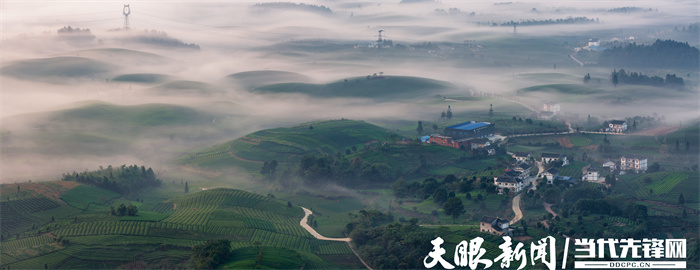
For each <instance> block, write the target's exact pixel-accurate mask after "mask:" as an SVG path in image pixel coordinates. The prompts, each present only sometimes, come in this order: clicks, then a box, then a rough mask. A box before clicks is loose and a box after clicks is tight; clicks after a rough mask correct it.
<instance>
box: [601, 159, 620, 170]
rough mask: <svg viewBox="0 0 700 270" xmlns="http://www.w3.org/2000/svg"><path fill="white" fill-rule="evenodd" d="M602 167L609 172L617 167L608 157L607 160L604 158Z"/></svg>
mask: <svg viewBox="0 0 700 270" xmlns="http://www.w3.org/2000/svg"><path fill="white" fill-rule="evenodd" d="M603 168H604V169H607V170H608V171H610V172H612V171H614V170H615V169H617V165H616V164H615V162H613V161H612V160H609V159H608V160H606V161H605V162H603Z"/></svg>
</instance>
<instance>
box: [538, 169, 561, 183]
mask: <svg viewBox="0 0 700 270" xmlns="http://www.w3.org/2000/svg"><path fill="white" fill-rule="evenodd" d="M558 176H559V170H557V169H555V168H549V170H547V171H545V172H543V173H542V178H543V179H544V178H545V177H546V178H547V184H552V183H554V180H555V179H556V178H557V177H558Z"/></svg>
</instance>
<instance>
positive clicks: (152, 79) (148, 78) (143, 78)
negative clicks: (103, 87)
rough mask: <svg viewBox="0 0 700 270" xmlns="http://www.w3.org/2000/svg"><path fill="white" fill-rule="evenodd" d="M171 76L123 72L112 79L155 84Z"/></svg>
mask: <svg viewBox="0 0 700 270" xmlns="http://www.w3.org/2000/svg"><path fill="white" fill-rule="evenodd" d="M168 78H169V76H168V75H164V74H156V73H134V74H123V75H119V76H117V77H114V78H113V79H112V81H117V82H133V83H144V84H154V83H162V82H164V81H166V80H167V79H168Z"/></svg>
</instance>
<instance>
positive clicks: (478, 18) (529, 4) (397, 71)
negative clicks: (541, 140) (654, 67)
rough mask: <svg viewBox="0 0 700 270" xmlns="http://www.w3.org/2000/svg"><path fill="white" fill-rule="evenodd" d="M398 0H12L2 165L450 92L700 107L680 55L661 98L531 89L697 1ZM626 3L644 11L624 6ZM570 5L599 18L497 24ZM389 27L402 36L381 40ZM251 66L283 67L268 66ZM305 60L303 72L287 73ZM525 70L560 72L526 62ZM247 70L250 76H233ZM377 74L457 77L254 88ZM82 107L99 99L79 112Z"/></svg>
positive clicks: (376, 115) (538, 101)
mask: <svg viewBox="0 0 700 270" xmlns="http://www.w3.org/2000/svg"><path fill="white" fill-rule="evenodd" d="M270 2H274V1H270ZM398 2H399V1H380V2H357V1H308V2H305V4H308V5H317V6H321V5H324V6H325V7H328V8H329V9H330V10H332V14H325V13H319V12H314V11H306V10H299V9H295V10H293V11H292V10H285V9H279V8H275V9H269V10H260V9H256V8H253V7H252V5H253V4H255V3H253V2H235V3H194V2H192V3H188V2H178V3H168V4H164V3H158V2H136V3H133V4H131V5H130V7H131V12H132V13H131V14H130V15H129V19H130V20H129V24H130V28H131V29H130V30H124V29H123V24H124V21H123V20H124V16H123V15H122V13H121V12H122V4H116V3H107V2H103V3H40V4H39V3H31V2H27V3H25V2H3V3H1V4H0V7H1V9H2V11H1V12H2V13H3V17H2V25H3V37H2V50H3V56H2V64H1V66H2V67H0V68H2V69H0V79H1V82H0V83H1V85H0V87H1V89H2V101H1V104H0V105H1V106H2V108H1V109H0V114H1V115H0V116H1V117H2V130H1V131H2V133H1V134H2V138H1V139H0V144H1V147H2V164H0V165H1V166H2V170H1V172H0V181H2V182H14V181H26V180H29V179H32V180H55V179H58V178H59V177H60V174H61V173H64V172H71V171H73V170H85V169H93V168H95V167H97V166H99V165H103V166H106V165H109V164H111V165H121V164H134V163H136V164H145V165H146V166H147V167H149V166H150V167H154V168H164V167H174V166H178V162H177V160H178V158H180V157H182V156H183V155H186V154H188V153H192V152H195V151H196V149H200V148H204V147H208V146H211V145H214V144H217V143H222V142H225V141H228V140H231V139H235V138H237V137H240V136H243V135H245V134H248V133H250V132H253V131H256V130H260V129H265V128H273V127H278V126H289V125H295V124H298V123H303V122H309V121H314V120H322V119H339V118H346V119H357V120H368V121H371V120H388V119H397V120H408V121H418V120H422V119H433V118H434V116H435V115H437V114H439V111H440V110H444V108H443V107H446V106H447V105H448V104H443V103H440V100H442V99H448V100H450V98H451V97H464V96H469V95H471V94H473V93H477V92H478V93H487V94H490V95H501V96H503V97H510V98H512V97H513V96H516V95H517V96H518V97H517V98H518V99H519V100H521V101H522V102H524V103H527V104H528V105H531V106H532V107H535V108H539V107H541V105H542V103H544V102H549V101H556V102H561V103H562V104H563V105H562V111H564V110H567V112H568V113H570V114H575V115H579V116H585V115H587V114H592V115H595V116H597V117H599V118H601V119H608V118H610V119H612V118H621V117H625V116H634V115H649V114H651V113H656V114H657V115H663V116H665V117H666V119H667V120H668V122H669V123H676V122H677V121H687V120H690V119H696V118H698V117H699V115H698V110H697V108H698V104H697V100H698V95H697V93H698V87H697V86H698V85H697V82H698V79H697V78H698V76H699V75H700V74H698V72H697V71H687V70H677V71H671V72H678V73H679V74H686V73H687V74H688V76H687V78H688V79H687V80H688V83H687V84H686V89H685V90H684V91H677V90H663V89H660V90H658V91H667V93H666V94H663V95H659V97H658V98H655V99H644V98H639V96H638V95H637V94H635V93H637V92H635V91H636V90H635V89H634V88H632V87H627V88H624V89H622V90H620V89H617V88H613V87H610V86H609V85H607V84H606V85H601V86H599V87H595V88H599V89H600V91H599V92H596V93H595V94H592V95H590V96H585V97H582V96H575V97H574V98H572V96H571V95H567V94H561V93H551V92H528V93H522V92H520V93H519V92H518V90H519V89H523V88H527V87H532V86H537V85H543V84H553V83H567V84H578V83H580V82H581V79H582V78H583V75H585V74H586V73H589V72H599V73H607V72H608V71H601V70H600V69H599V68H598V67H595V66H593V67H589V66H584V67H580V66H579V65H578V63H576V62H574V61H573V60H571V59H570V56H569V54H573V53H574V51H573V48H574V47H580V46H585V45H586V43H587V41H588V39H589V38H601V39H604V40H612V39H613V38H626V37H629V36H631V35H636V36H637V38H638V40H639V41H640V42H644V41H648V40H654V39H656V38H664V37H665V36H664V35H665V34H667V33H670V31H672V30H673V27H675V26H683V25H687V24H688V23H689V22H692V21H693V20H697V12H696V8H697V3H696V2H694V1H680V2H675V3H674V5H667V4H666V3H663V2H655V1H645V2H638V1H610V2H596V3H581V2H572V1H564V2H562V1H526V2H517V3H512V4H504V5H494V4H492V3H486V2H478V3H471V2H470V3H462V2H443V3H427V4H415V5H414V4H399V3H398ZM627 6H634V7H640V8H642V9H644V10H645V11H644V12H639V13H630V14H618V13H613V12H610V10H611V9H614V8H619V7H627ZM450 9H452V11H451V12H452V13H449V12H448V11H449V10H450ZM649 9H651V10H649ZM440 10H444V11H445V13H443V12H441V11H440ZM567 17H587V18H591V19H596V20H597V21H598V22H597V23H591V24H580V25H579V24H573V25H571V24H552V25H549V24H545V25H539V26H520V27H517V33H514V29H513V27H506V26H496V27H493V26H485V25H484V24H483V23H497V24H499V23H505V22H508V21H511V20H512V21H521V20H548V19H554V20H556V19H564V18H567ZM66 26H71V28H72V29H76V28H77V29H81V30H80V31H78V32H76V33H77V34H70V35H68V36H67V34H65V33H63V34H61V33H59V32H58V29H62V28H64V27H66ZM86 29H89V33H88V31H86ZM380 30H383V31H381V32H380ZM380 33H381V35H382V38H383V39H384V40H385V41H387V40H391V42H392V43H393V46H386V47H385V48H377V47H376V46H375V45H376V43H375V42H376V40H377V39H378V38H379V37H378V36H379V35H380ZM681 41H683V42H685V41H689V42H691V45H697V43H698V42H697V40H695V41H693V40H681ZM399 45H400V46H399ZM552 48H554V49H552ZM541 51H546V53H542V54H540V53H539V52H541ZM86 67H89V68H86ZM250 71H281V72H280V73H274V72H268V73H264V72H263V73H259V74H263V75H255V76H253V75H252V74H253V73H248V72H250ZM285 72H286V73H285ZM291 73H293V74H296V75H295V76H287V77H285V75H282V74H287V75H288V74H291ZM525 73H533V74H540V73H541V74H545V75H543V76H541V79H523V78H522V77H520V76H519V75H520V74H525ZM232 74H234V75H235V74H239V75H240V76H242V77H238V80H232V79H231V77H229V75H232ZM373 74H382V75H383V76H387V77H389V76H395V77H398V76H411V77H417V78H425V79H431V80H437V81H443V82H446V83H449V84H450V85H451V86H450V87H448V88H441V89H427V90H425V93H424V94H423V95H422V96H421V98H418V99H399V98H395V99H388V100H387V99H383V100H379V99H373V98H362V97H352V98H348V97H342V95H339V96H337V97H333V96H330V97H329V96H326V97H317V96H309V95H306V94H302V93H285V94H270V93H258V92H255V91H251V90H252V89H254V88H256V87H261V86H265V85H269V84H273V83H313V84H318V85H326V84H332V83H338V82H343V81H344V80H348V79H349V81H348V82H345V83H349V84H351V83H352V79H353V78H361V79H363V78H365V76H370V75H373ZM546 74H564V75H566V76H563V79H551V78H549V77H548V76H547V75H546ZM297 75H298V76H297ZM245 76H250V77H248V78H246V77H245ZM276 76H279V77H276ZM684 77H686V76H684ZM558 78H559V77H558ZM579 78H581V79H579ZM367 80H369V79H367ZM604 83H607V82H605V81H604ZM643 90H644V91H646V92H649V91H656V90H653V89H652V90H650V89H646V88H645V89H643ZM348 91H349V90H348ZM394 91H399V92H400V91H401V89H394ZM646 92H645V93H646ZM618 98H619V99H620V100H619V101H618ZM450 104H452V106H453V108H454V110H455V112H456V113H459V112H468V111H473V110H481V109H482V108H487V107H486V106H488V104H489V101H488V100H486V101H484V102H481V103H477V102H462V103H450ZM138 106H147V107H148V106H151V107H149V109H148V110H145V109H144V110H145V112H144V113H143V114H135V113H133V112H134V111H136V109H135V108H141V109H143V108H144V107H138ZM168 106H175V107H168ZM513 106H520V105H518V104H516V103H513ZM81 108H82V109H85V108H89V110H83V111H81ZM141 109H139V110H141ZM74 110H78V111H80V112H85V113H84V114H81V115H79V117H78V116H74V117H75V118H70V117H68V118H67V117H66V112H67V111H74ZM190 110H191V111H190ZM183 111H187V113H182V112H183ZM69 115H70V114H69ZM671 119H673V120H671Z"/></svg>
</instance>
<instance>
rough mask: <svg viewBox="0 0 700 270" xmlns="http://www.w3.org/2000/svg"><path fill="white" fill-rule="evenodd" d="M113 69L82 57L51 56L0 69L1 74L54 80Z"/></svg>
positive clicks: (90, 74) (19, 62)
mask: <svg viewBox="0 0 700 270" xmlns="http://www.w3.org/2000/svg"><path fill="white" fill-rule="evenodd" d="M113 69H114V66H113V65H111V64H107V63H105V62H102V61H97V60H93V59H89V58H83V57H68V56H61V57H52V58H44V59H34V60H22V61H17V62H13V63H10V64H9V65H6V66H4V67H2V69H0V71H1V72H2V73H3V75H6V76H12V77H16V78H20V79H29V80H48V81H51V80H54V79H56V78H78V77H88V78H89V77H96V76H98V75H101V74H103V73H106V72H109V71H111V70H113Z"/></svg>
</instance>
